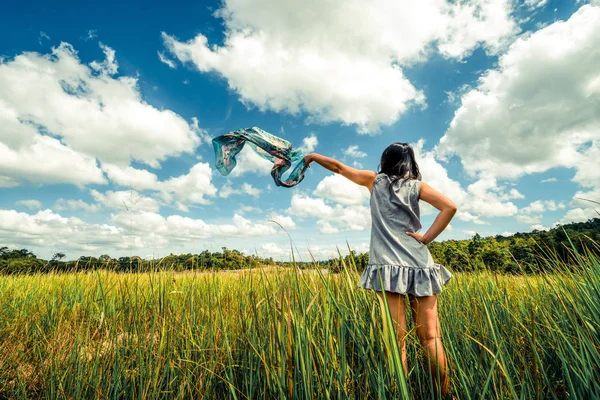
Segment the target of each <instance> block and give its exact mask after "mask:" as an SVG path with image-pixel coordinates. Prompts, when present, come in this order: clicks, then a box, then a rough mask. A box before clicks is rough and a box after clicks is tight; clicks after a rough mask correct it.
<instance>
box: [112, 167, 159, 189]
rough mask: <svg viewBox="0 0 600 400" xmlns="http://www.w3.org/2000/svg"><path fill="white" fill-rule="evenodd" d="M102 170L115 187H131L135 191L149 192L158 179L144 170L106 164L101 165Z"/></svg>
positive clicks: (156, 184) (155, 186)
mask: <svg viewBox="0 0 600 400" xmlns="http://www.w3.org/2000/svg"><path fill="white" fill-rule="evenodd" d="M102 170H103V171H104V172H106V175H108V179H110V181H111V182H112V183H114V184H116V185H120V186H126V187H131V188H133V189H137V190H151V189H155V188H157V186H158V177H157V176H156V175H155V174H153V173H152V172H150V171H148V170H145V169H137V168H133V167H131V166H129V165H127V166H119V165H115V164H108V163H107V164H102Z"/></svg>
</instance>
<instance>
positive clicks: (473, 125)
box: [436, 5, 600, 186]
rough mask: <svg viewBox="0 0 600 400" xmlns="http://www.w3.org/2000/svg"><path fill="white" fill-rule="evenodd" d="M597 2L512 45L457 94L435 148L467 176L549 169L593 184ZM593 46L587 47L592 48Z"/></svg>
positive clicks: (599, 120)
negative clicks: (456, 160) (458, 162)
mask: <svg viewBox="0 0 600 400" xmlns="http://www.w3.org/2000/svg"><path fill="white" fill-rule="evenodd" d="M598 48H600V7H592V6H590V5H585V6H583V7H581V8H580V9H579V10H578V11H577V12H575V13H574V14H573V15H572V16H571V17H570V18H569V20H568V21H558V22H555V23H553V24H551V25H549V26H547V27H545V28H543V29H540V30H539V31H537V32H535V33H533V34H531V35H529V36H524V37H522V38H520V39H519V40H517V41H516V42H515V43H513V44H512V45H511V46H510V48H509V50H508V51H507V52H506V53H505V54H504V55H502V56H501V57H500V59H499V62H498V65H499V66H498V68H497V69H493V70H489V71H487V73H485V74H484V76H483V77H482V78H480V80H479V84H478V86H477V87H476V88H474V89H472V90H470V91H468V92H467V93H466V94H464V95H463V96H462V102H461V106H460V108H459V109H458V110H457V111H456V113H455V116H454V119H453V120H452V122H451V123H450V127H449V128H448V130H447V131H446V134H445V136H444V137H443V138H442V139H441V140H440V143H439V145H438V146H437V149H436V150H437V153H438V155H441V156H448V155H451V154H457V155H458V156H460V159H461V162H462V164H463V167H464V169H465V170H466V171H467V172H468V173H470V174H472V175H477V174H483V175H485V176H492V177H506V178H517V177H520V176H522V175H524V174H529V173H534V172H543V171H546V170H548V169H550V168H553V167H557V166H564V167H570V168H575V169H576V170H577V173H576V175H575V178H574V181H576V182H577V183H579V184H581V185H585V186H593V185H597V184H598V182H600V175H599V174H600V173H599V172H598V168H595V165H596V160H597V159H598V156H599V155H600V149H599V147H600V108H599V107H598V99H599V98H600V76H599V75H598V65H599V64H600V52H598V51H595V49H598ZM592 49H594V50H592Z"/></svg>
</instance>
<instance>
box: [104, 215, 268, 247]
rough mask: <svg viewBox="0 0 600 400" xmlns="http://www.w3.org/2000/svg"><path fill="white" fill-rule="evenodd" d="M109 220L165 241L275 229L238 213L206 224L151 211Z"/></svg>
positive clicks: (263, 232)
mask: <svg viewBox="0 0 600 400" xmlns="http://www.w3.org/2000/svg"><path fill="white" fill-rule="evenodd" d="M112 220H113V222H115V223H116V224H118V225H120V226H122V227H123V228H126V229H127V230H129V231H131V232H133V233H134V234H135V235H141V236H143V235H144V234H150V233H154V234H158V235H160V236H162V237H164V238H166V239H168V240H169V241H190V240H195V239H205V238H209V237H216V236H223V237H254V236H265V235H273V234H275V233H276V230H275V228H274V227H273V226H271V225H265V224H260V223H256V222H253V221H251V220H249V219H246V218H244V217H242V216H241V215H239V214H235V215H234V216H233V220H232V223H224V224H215V223H207V222H205V221H203V220H201V219H193V218H188V217H182V216H180V215H170V216H168V217H166V218H165V217H163V216H162V215H160V214H156V213H152V212H140V213H138V214H134V215H130V214H127V213H119V214H116V215H113V217H112Z"/></svg>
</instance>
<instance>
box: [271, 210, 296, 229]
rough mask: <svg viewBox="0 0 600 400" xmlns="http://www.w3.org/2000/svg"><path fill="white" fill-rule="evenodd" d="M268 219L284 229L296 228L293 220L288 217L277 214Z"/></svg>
mask: <svg viewBox="0 0 600 400" xmlns="http://www.w3.org/2000/svg"><path fill="white" fill-rule="evenodd" d="M269 219H271V220H273V221H275V222H277V223H278V224H279V225H281V226H282V227H284V228H285V229H294V228H296V223H295V222H294V220H293V219H292V218H291V217H290V216H288V215H281V214H277V213H273V214H271V216H270V217H269Z"/></svg>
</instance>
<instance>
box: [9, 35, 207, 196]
mask: <svg viewBox="0 0 600 400" xmlns="http://www.w3.org/2000/svg"><path fill="white" fill-rule="evenodd" d="M101 47H102V50H103V51H104V54H105V59H104V60H103V61H94V62H92V63H90V64H89V65H86V64H84V63H82V62H81V61H80V60H79V58H78V56H77V52H76V51H75V49H74V48H73V47H72V46H71V45H70V44H68V43H61V44H60V45H59V46H58V47H54V48H53V49H52V52H51V54H39V53H35V52H24V53H21V54H18V55H17V56H15V57H14V58H12V59H2V60H0V124H1V125H2V126H3V129H2V130H0V177H1V179H0V184H2V185H3V186H8V185H11V186H15V185H19V184H22V183H23V182H24V181H30V182H34V183H73V184H76V185H80V186H81V185H86V184H102V183H105V182H106V181H105V178H104V176H103V174H102V171H101V170H100V168H99V167H98V165H97V160H99V161H101V163H102V164H111V165H119V166H122V167H123V168H125V167H126V166H127V165H129V163H130V161H132V160H134V161H138V162H140V163H144V164H146V165H149V166H152V167H159V166H160V162H161V161H163V160H164V159H166V158H167V157H169V156H176V155H178V154H181V153H183V152H191V151H193V150H194V149H195V148H196V146H197V145H198V144H199V143H200V141H201V133H202V132H200V130H199V128H198V127H197V124H195V123H192V124H189V123H188V122H186V121H185V120H184V119H183V118H181V117H180V116H179V115H177V114H176V113H174V112H172V111H170V110H159V109H157V108H154V107H152V106H151V105H149V104H147V103H146V102H145V101H144V100H142V98H141V95H140V92H139V88H138V84H137V79H136V78H133V77H127V76H122V77H118V78H117V77H114V75H115V74H116V73H117V72H118V64H117V61H116V56H115V52H114V50H113V49H111V48H110V47H108V46H106V45H104V44H101Z"/></svg>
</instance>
